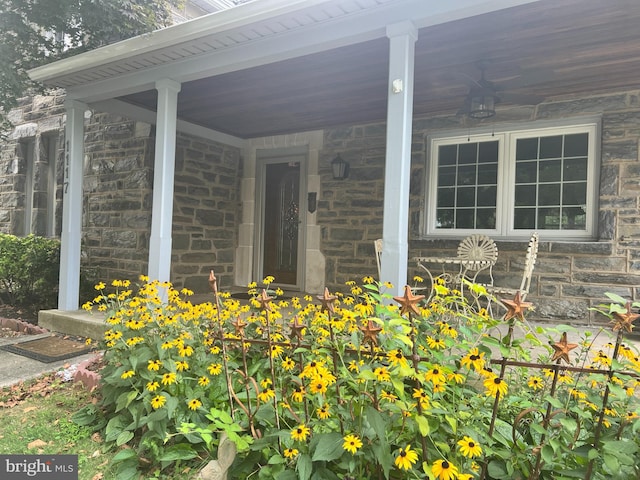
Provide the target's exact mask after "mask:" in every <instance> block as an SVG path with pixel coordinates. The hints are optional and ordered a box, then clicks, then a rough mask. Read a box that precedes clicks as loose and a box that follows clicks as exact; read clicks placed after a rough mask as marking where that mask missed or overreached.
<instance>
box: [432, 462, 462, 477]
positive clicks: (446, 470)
mask: <svg viewBox="0 0 640 480" xmlns="http://www.w3.org/2000/svg"><path fill="white" fill-rule="evenodd" d="M431 473H433V474H434V475H435V477H436V478H437V479H438V480H455V478H456V477H457V476H458V467H456V466H455V465H454V464H453V463H451V462H449V461H447V460H444V459H438V460H436V461H435V462H433V464H432V465H431Z"/></svg>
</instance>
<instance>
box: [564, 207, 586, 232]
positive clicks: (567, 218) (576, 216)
mask: <svg viewBox="0 0 640 480" xmlns="http://www.w3.org/2000/svg"><path fill="white" fill-rule="evenodd" d="M562 213H563V215H562V229H563V230H584V229H585V228H586V226H587V216H586V215H585V213H584V210H583V209H582V208H581V207H566V208H563V209H562Z"/></svg>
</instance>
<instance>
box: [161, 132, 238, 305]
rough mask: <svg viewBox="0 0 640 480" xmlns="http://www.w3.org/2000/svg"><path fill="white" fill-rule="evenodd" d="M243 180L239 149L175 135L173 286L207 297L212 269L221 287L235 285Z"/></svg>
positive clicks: (226, 287)
mask: <svg viewBox="0 0 640 480" xmlns="http://www.w3.org/2000/svg"><path fill="white" fill-rule="evenodd" d="M241 178H242V162H241V159H240V151H239V150H238V149H237V148H233V147H228V146H224V145H221V144H218V143H214V142H210V141H206V140H203V139H201V138H198V137H193V136H187V135H179V137H178V141H177V149H176V176H175V188H174V191H175V194H174V205H173V249H172V250H173V256H172V261H171V264H172V272H171V278H172V279H173V282H174V284H175V285H176V286H180V287H181V286H184V287H187V288H189V289H191V290H193V291H194V292H196V293H205V292H209V291H210V290H209V283H208V279H209V271H210V270H211V269H215V273H216V277H217V278H218V285H220V286H222V288H225V289H228V288H229V287H230V286H231V285H233V279H234V269H235V249H236V246H237V244H238V240H237V235H238V224H239V218H240V201H239V196H240V180H241Z"/></svg>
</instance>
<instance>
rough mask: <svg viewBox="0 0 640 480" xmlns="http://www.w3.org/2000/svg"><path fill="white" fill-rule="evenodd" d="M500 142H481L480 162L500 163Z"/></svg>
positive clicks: (479, 150)
mask: <svg viewBox="0 0 640 480" xmlns="http://www.w3.org/2000/svg"><path fill="white" fill-rule="evenodd" d="M498 144H499V142H498V141H497V140H496V141H495V142H481V143H480V145H479V146H478V163H498Z"/></svg>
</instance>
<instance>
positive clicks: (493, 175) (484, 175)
mask: <svg viewBox="0 0 640 480" xmlns="http://www.w3.org/2000/svg"><path fill="white" fill-rule="evenodd" d="M497 181H498V165H497V164H496V165H488V164H485V165H481V166H479V170H478V185H487V184H488V185H495V184H496V183H497Z"/></svg>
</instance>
